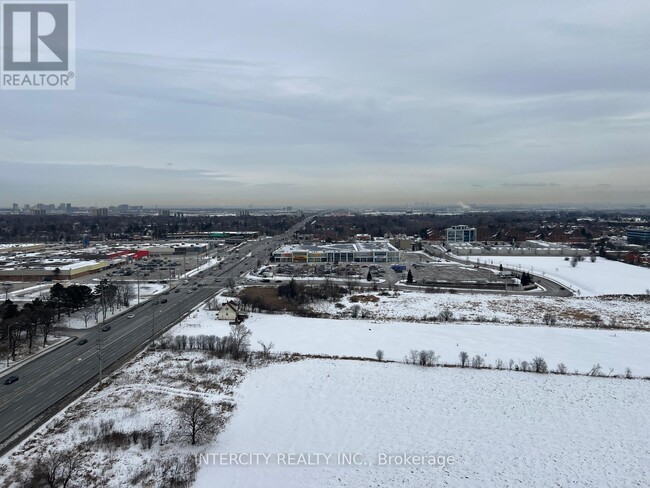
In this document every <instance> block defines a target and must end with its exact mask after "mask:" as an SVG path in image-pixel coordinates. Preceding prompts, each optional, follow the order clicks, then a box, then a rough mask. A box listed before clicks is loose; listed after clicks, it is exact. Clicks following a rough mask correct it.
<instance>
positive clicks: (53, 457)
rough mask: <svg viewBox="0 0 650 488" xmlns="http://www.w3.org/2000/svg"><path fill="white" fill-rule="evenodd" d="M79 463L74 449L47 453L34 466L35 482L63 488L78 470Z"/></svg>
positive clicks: (79, 455)
mask: <svg viewBox="0 0 650 488" xmlns="http://www.w3.org/2000/svg"><path fill="white" fill-rule="evenodd" d="M81 461H82V458H81V454H80V452H79V451H75V450H74V449H69V450H65V451H54V452H50V453H47V454H45V455H44V456H42V457H41V458H40V459H39V461H38V462H37V464H36V469H35V473H34V478H35V481H37V483H45V484H46V485H47V486H49V487H52V488H54V487H59V486H62V487H63V488H65V487H67V486H68V484H69V483H70V481H72V479H73V478H74V476H75V475H76V474H77V472H78V471H79V470H80V468H81Z"/></svg>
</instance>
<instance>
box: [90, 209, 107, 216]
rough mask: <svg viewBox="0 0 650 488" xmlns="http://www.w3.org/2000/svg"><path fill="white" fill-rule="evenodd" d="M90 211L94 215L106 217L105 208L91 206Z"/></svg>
mask: <svg viewBox="0 0 650 488" xmlns="http://www.w3.org/2000/svg"><path fill="white" fill-rule="evenodd" d="M90 211H91V215H93V216H94V217H108V209H107V208H91V209H90Z"/></svg>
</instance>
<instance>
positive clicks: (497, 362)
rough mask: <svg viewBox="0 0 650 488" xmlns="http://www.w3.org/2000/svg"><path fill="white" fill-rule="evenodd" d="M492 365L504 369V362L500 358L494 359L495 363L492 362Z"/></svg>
mask: <svg viewBox="0 0 650 488" xmlns="http://www.w3.org/2000/svg"><path fill="white" fill-rule="evenodd" d="M494 367H495V368H496V369H505V367H506V364H505V363H504V362H503V360H501V359H497V360H496V361H495V363H494Z"/></svg>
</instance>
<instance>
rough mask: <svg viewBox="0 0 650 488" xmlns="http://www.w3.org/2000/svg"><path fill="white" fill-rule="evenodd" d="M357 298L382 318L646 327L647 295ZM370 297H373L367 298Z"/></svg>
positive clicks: (329, 308)
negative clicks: (449, 315) (444, 316)
mask: <svg viewBox="0 0 650 488" xmlns="http://www.w3.org/2000/svg"><path fill="white" fill-rule="evenodd" d="M357 296H358V297H367V296H371V297H375V298H376V299H378V301H372V302H367V303H363V301H359V302H357V303H359V305H360V306H361V307H362V308H363V309H364V310H366V311H368V312H370V313H371V314H372V316H373V317H374V318H377V319H382V320H383V319H388V320H416V321H419V320H424V321H426V320H427V319H431V318H432V317H434V316H436V315H437V314H439V313H440V312H441V311H443V310H444V309H446V308H448V309H449V310H451V311H452V312H453V314H454V317H455V320H459V319H462V320H469V321H481V322H485V321H492V320H494V319H495V318H496V319H497V320H498V321H499V322H502V323H523V324H531V323H532V324H541V323H542V319H543V317H544V314H545V313H547V312H549V313H552V314H554V315H555V316H556V318H557V325H559V326H567V325H572V326H575V325H578V326H593V317H594V316H595V315H598V316H599V317H600V319H601V321H602V323H603V324H604V325H610V324H611V323H612V320H615V321H616V325H617V326H619V327H632V328H650V299H649V300H638V299H631V298H629V299H626V298H616V299H603V298H599V297H583V298H578V297H572V298H557V297H534V296H521V295H488V294H476V295H474V294H470V293H455V294H448V293H434V294H428V293H420V292H407V291H400V292H399V293H397V294H390V295H389V296H382V295H379V294H377V293H370V294H368V293H364V294H360V295H357ZM373 300H374V298H373ZM340 303H341V304H343V305H344V306H345V308H344V309H341V308H337V307H336V306H335V304H334V303H332V302H318V303H316V304H315V305H314V306H313V307H312V308H313V309H314V310H316V311H318V312H323V313H327V314H329V315H331V316H333V317H336V316H346V315H347V316H349V308H350V307H351V306H352V305H354V303H353V302H351V301H350V297H349V296H346V297H343V299H341V300H340Z"/></svg>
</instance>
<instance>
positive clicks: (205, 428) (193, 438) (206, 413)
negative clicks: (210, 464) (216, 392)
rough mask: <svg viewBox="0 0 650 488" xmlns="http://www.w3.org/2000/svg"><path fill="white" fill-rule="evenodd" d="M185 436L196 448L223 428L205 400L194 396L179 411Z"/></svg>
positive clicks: (179, 418)
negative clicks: (199, 443)
mask: <svg viewBox="0 0 650 488" xmlns="http://www.w3.org/2000/svg"><path fill="white" fill-rule="evenodd" d="M177 413H178V420H179V421H180V428H181V431H182V433H183V436H185V437H187V438H188V439H189V440H190V443H191V444H192V445H193V446H194V445H196V443H197V442H200V441H202V440H203V439H204V438H206V437H208V436H209V435H211V434H213V433H215V432H216V431H217V430H218V429H219V428H220V426H221V422H220V420H219V419H218V418H217V417H216V416H215V415H213V414H212V412H211V411H210V407H209V406H208V404H207V403H205V401H203V399H201V398H199V397H197V396H192V397H190V398H188V399H187V400H185V401H184V402H183V403H182V404H181V405H180V406H179V407H178V409H177Z"/></svg>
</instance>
